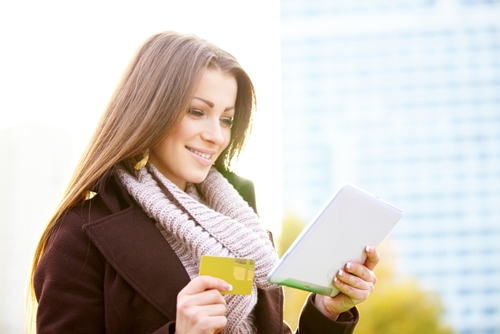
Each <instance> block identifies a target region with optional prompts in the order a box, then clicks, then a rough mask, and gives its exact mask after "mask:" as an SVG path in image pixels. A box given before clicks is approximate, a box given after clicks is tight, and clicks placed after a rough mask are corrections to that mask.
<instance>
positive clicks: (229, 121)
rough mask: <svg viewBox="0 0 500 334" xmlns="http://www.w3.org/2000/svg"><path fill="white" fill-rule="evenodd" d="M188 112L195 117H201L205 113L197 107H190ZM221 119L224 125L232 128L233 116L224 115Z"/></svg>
mask: <svg viewBox="0 0 500 334" xmlns="http://www.w3.org/2000/svg"><path fill="white" fill-rule="evenodd" d="M188 114H190V115H191V116H194V117H201V116H203V115H204V113H203V111H201V110H199V109H195V108H190V109H189V110H188ZM220 121H221V123H222V124H223V126H226V127H229V128H231V127H232V126H233V118H231V117H223V118H221V119H220Z"/></svg>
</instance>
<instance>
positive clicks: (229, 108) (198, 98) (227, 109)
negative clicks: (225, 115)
mask: <svg viewBox="0 0 500 334" xmlns="http://www.w3.org/2000/svg"><path fill="white" fill-rule="evenodd" d="M193 99H197V100H200V101H202V102H205V103H206V104H207V105H208V106H209V107H210V108H213V107H214V104H213V102H210V101H208V100H205V99H203V98H201V97H198V96H195V97H193ZM231 109H234V107H227V108H226V109H224V111H229V110H231Z"/></svg>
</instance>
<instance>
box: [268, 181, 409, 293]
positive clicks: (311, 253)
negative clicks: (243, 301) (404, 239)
mask: <svg viewBox="0 0 500 334" xmlns="http://www.w3.org/2000/svg"><path fill="white" fill-rule="evenodd" d="M401 214H402V211H401V210H400V209H398V208H396V207H395V206H393V205H391V204H389V203H387V202H385V201H383V200H381V199H379V198H378V197H376V196H373V195H371V194H369V193H367V192H366V191H364V190H361V189H359V188H357V187H355V186H352V185H346V186H344V187H342V188H341V189H340V190H339V191H338V192H337V193H336V194H335V195H334V196H333V198H332V199H331V200H330V201H329V202H328V204H327V205H326V206H325V207H324V208H323V210H321V212H320V213H319V215H318V216H317V217H316V218H315V219H313V220H312V221H311V222H310V223H309V224H308V225H307V226H306V227H305V228H304V230H303V231H302V233H301V234H300V235H299V236H298V237H297V239H296V240H295V241H294V243H293V244H292V245H291V246H290V248H289V249H288V250H287V252H286V253H285V254H284V255H283V257H282V258H281V259H280V261H279V262H278V264H277V265H276V266H275V267H274V268H273V270H271V272H270V273H269V275H268V279H269V281H270V282H271V283H275V284H280V285H285V286H290V287H293V288H297V289H301V290H306V291H310V292H315V293H318V294H322V295H327V296H335V295H336V294H338V292H339V291H338V290H337V289H336V288H335V287H334V286H333V285H332V280H333V278H334V276H335V275H336V274H337V272H338V271H339V269H342V268H344V266H345V264H346V263H347V262H348V261H353V262H357V263H364V262H365V260H366V253H365V248H366V246H367V245H372V246H374V247H377V246H378V245H379V244H380V243H381V242H382V240H383V239H384V238H385V237H386V236H387V234H388V233H389V232H390V231H391V229H392V228H393V227H394V225H396V223H397V222H398V220H399V219H400V218H401Z"/></svg>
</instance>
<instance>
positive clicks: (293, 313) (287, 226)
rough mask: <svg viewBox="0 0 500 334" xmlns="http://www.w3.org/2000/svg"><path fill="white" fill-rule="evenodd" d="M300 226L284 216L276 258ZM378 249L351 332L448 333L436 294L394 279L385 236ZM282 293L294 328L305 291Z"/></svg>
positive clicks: (412, 281) (414, 282)
mask: <svg viewBox="0 0 500 334" xmlns="http://www.w3.org/2000/svg"><path fill="white" fill-rule="evenodd" d="M304 227H305V223H304V222H303V221H302V220H301V219H300V218H298V217H297V216H295V215H292V214H287V215H285V216H284V219H283V223H282V229H281V234H280V235H279V237H278V243H277V248H278V253H279V255H280V257H281V256H282V255H283V254H284V253H285V251H286V250H287V249H288V247H290V245H291V244H292V243H293V241H294V240H295V238H296V237H297V236H298V235H299V234H300V232H301V231H302V229H303V228H304ZM378 249H379V252H380V253H381V258H382V259H381V261H380V263H379V265H378V266H377V268H376V269H375V274H376V275H377V279H378V281H377V283H376V285H375V290H374V291H373V293H372V294H371V296H370V297H369V298H368V300H367V301H366V302H364V303H362V304H360V305H358V309H359V311H360V317H361V320H360V322H359V324H358V326H357V327H356V331H355V333H356V334H380V333H383V334H396V333H397V334H400V333H405V334H413V333H415V334H416V333H426V334H452V333H453V330H452V329H451V327H449V326H448V325H447V324H445V322H444V321H443V317H442V316H443V313H444V309H443V306H442V302H441V300H440V299H439V297H438V295H437V294H436V293H435V292H433V291H426V290H423V289H422V288H421V287H420V286H419V284H418V281H417V280H416V279H414V278H408V279H397V278H396V275H395V267H396V264H397V255H396V252H395V251H394V247H393V245H392V244H391V242H390V240H389V239H388V240H386V241H384V242H383V243H382V245H380V246H379V247H378ZM284 292H285V306H284V319H285V321H286V322H287V323H288V324H289V325H290V327H291V328H292V329H295V328H296V327H297V325H298V318H299V314H300V310H301V309H302V306H303V305H304V302H305V300H306V298H307V296H308V295H309V293H308V292H306V291H301V290H297V289H293V288H289V287H285V288H284Z"/></svg>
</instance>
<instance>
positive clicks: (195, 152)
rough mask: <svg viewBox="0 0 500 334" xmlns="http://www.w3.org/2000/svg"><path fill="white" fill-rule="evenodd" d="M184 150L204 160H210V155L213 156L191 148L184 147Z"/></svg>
mask: <svg viewBox="0 0 500 334" xmlns="http://www.w3.org/2000/svg"><path fill="white" fill-rule="evenodd" d="M186 148H187V150H188V151H190V152H193V153H194V154H196V155H199V156H200V157H202V158H204V159H210V158H212V155H213V154H207V153H203V152H200V151H196V150H193V149H192V148H191V147H187V146H186Z"/></svg>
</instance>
